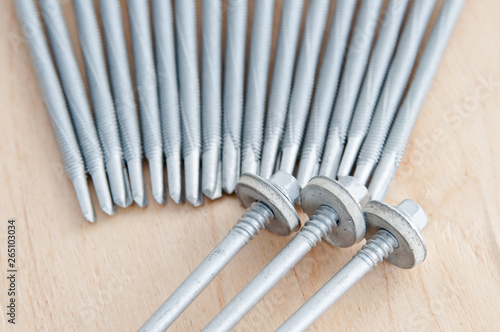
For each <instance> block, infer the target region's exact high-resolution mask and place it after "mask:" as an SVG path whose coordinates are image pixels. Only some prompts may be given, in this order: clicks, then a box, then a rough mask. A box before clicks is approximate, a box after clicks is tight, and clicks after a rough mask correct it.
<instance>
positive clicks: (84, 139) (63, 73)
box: [40, 0, 116, 215]
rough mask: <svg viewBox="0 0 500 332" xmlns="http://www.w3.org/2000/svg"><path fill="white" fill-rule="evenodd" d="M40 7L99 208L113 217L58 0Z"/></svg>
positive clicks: (96, 140) (98, 147) (49, 0)
mask: <svg viewBox="0 0 500 332" xmlns="http://www.w3.org/2000/svg"><path fill="white" fill-rule="evenodd" d="M40 8H41V10H42V15H43V17H44V21H45V26H46V28H47V32H48V36H49V41H50V44H51V46H52V52H53V55H54V59H55V63H56V65H57V69H58V71H59V77H60V80H61V84H62V87H63V90H64V94H65V96H66V102H67V105H68V108H69V111H70V113H71V118H72V120H73V125H74V128H75V129H74V130H75V131H76V135H77V137H78V143H79V144H80V148H81V151H82V155H83V158H84V161H85V166H86V167H87V171H88V172H89V173H90V175H91V176H92V180H93V183H94V187H95V189H96V193H97V198H98V200H99V204H100V206H101V209H102V210H103V211H104V212H106V213H107V214H110V215H111V214H114V213H115V211H116V210H115V206H114V204H113V200H112V197H111V193H110V190H109V186H108V179H107V177H106V171H105V167H104V159H103V155H102V150H101V145H100V143H99V137H98V135H97V131H96V128H95V123H94V119H93V117H92V112H91V109H90V105H89V103H88V100H87V94H86V92H85V87H84V85H83V79H82V76H81V73H80V69H79V68H78V63H77V61H76V57H75V54H74V53H73V48H72V45H71V40H70V38H69V34H68V29H67V27H66V22H65V21H64V15H63V13H62V10H61V5H60V3H59V1H58V0H45V1H40Z"/></svg>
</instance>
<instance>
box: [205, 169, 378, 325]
mask: <svg viewBox="0 0 500 332" xmlns="http://www.w3.org/2000/svg"><path fill="white" fill-rule="evenodd" d="M340 181H341V182H337V181H335V180H332V179H328V178H324V177H315V178H313V179H312V180H311V181H310V182H309V184H308V185H307V186H306V187H304V189H303V190H302V193H301V201H302V202H303V207H304V211H305V212H306V213H307V214H308V215H309V216H310V220H309V221H308V222H307V223H306V224H305V226H304V227H302V229H301V230H300V231H299V233H297V235H296V236H295V237H294V238H293V239H292V240H291V241H290V242H289V243H288V244H287V245H286V246H285V247H284V248H283V249H282V250H281V251H280V252H279V253H278V255H276V257H275V258H273V260H272V261H271V262H269V264H267V265H266V267H264V269H262V271H261V272H259V274H258V275H257V276H255V278H253V279H252V281H250V282H249V283H248V285H247V286H245V288H243V289H242V290H241V291H240V292H239V293H238V295H236V296H235V297H234V298H233V299H232V300H231V302H229V303H228V304H227V305H226V306H225V307H224V309H222V311H221V312H219V314H218V315H217V316H216V317H215V318H214V319H213V320H212V321H211V322H210V323H209V324H208V325H207V326H206V327H205V328H204V329H203V331H229V330H231V329H232V328H233V327H234V326H236V324H237V323H238V322H239V321H240V320H241V319H242V318H243V317H244V316H245V315H246V314H247V313H248V312H249V311H250V309H252V308H253V307H254V306H255V305H256V304H257V303H258V302H259V301H260V300H261V299H262V298H263V297H264V296H265V295H266V294H267V293H268V292H269V291H270V290H271V289H272V288H273V287H274V286H275V285H276V284H277V283H278V282H279V281H280V280H281V279H282V278H283V277H284V276H285V275H286V274H287V273H288V271H290V270H291V269H292V268H293V267H294V266H295V265H296V264H297V263H298V262H299V261H300V260H301V259H302V258H303V257H304V256H305V255H306V254H307V253H308V252H309V251H310V250H311V249H312V248H313V247H314V246H315V245H316V244H317V243H319V242H321V240H322V239H327V241H329V242H331V243H332V244H333V243H335V244H338V245H341V246H348V245H352V244H354V243H355V242H350V243H347V241H352V240H353V239H354V240H355V241H359V240H361V239H362V238H363V236H364V232H365V217H364V214H363V211H362V208H361V205H364V203H366V200H368V190H367V189H366V188H365V187H364V186H363V185H361V184H359V183H358V182H357V181H356V180H355V179H354V178H351V177H346V178H343V179H341V180H340ZM306 202H307V204H306ZM304 204H305V205H304ZM343 235H344V236H345V237H346V238H347V240H345V239H343V238H342V236H343Z"/></svg>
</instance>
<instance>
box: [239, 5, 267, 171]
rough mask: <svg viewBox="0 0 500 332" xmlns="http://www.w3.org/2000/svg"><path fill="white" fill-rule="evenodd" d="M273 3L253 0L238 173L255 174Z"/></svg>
mask: <svg viewBox="0 0 500 332" xmlns="http://www.w3.org/2000/svg"><path fill="white" fill-rule="evenodd" d="M274 5H275V0H255V5H254V13H253V21H252V36H251V42H250V54H249V59H248V74H247V86H246V98H245V114H244V126H243V141H242V152H241V173H249V174H258V173H259V166H260V154H261V149H262V138H263V132H264V117H265V112H266V96H267V76H268V71H269V62H270V61H269V60H270V57H271V46H272V34H273V18H274Z"/></svg>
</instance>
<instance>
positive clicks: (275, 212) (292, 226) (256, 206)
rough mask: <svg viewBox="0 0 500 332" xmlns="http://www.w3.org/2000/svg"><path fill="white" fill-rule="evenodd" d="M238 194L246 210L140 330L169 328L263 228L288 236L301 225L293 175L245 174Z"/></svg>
mask: <svg viewBox="0 0 500 332" xmlns="http://www.w3.org/2000/svg"><path fill="white" fill-rule="evenodd" d="M236 195H237V196H238V198H239V199H240V201H241V202H242V203H243V205H245V206H246V207H247V210H246V212H245V213H244V214H243V215H242V217H241V218H240V219H239V220H238V223H237V224H236V225H235V226H234V227H233V229H232V230H231V231H230V232H229V234H228V235H227V236H226V237H225V238H224V239H223V240H222V241H221V242H220V243H219V244H218V245H217V247H216V248H215V249H214V250H213V251H212V252H211V253H210V254H209V255H208V257H207V258H205V260H204V261H203V262H201V263H200V265H198V267H197V268H196V269H195V270H194V271H193V272H192V273H191V274H190V275H189V276H188V278H187V279H186V280H185V281H184V282H183V283H182V284H181V285H180V286H179V287H178V288H177V289H176V290H175V291H174V293H173V294H172V295H170V297H169V298H168V299H167V300H166V301H165V302H164V303H163V304H162V306H161V307H160V308H159V309H158V310H157V311H156V312H155V313H154V314H153V316H151V318H149V319H148V321H146V323H145V324H144V325H143V326H142V327H141V328H140V329H139V330H140V331H164V330H165V329H167V328H168V327H169V326H170V325H171V324H172V323H173V322H174V320H175V319H176V318H177V317H179V315H180V314H181V313H182V312H183V311H184V310H185V309H186V308H187V306H188V305H189V304H190V303H191V302H193V300H194V299H195V298H196V297H197V296H198V295H199V294H200V293H201V291H203V289H205V287H206V286H207V285H208V284H209V283H210V282H211V281H212V280H213V279H214V278H215V277H216V276H217V274H218V273H219V272H220V271H221V270H222V269H223V268H224V267H225V266H226V265H227V264H228V263H229V262H230V261H231V260H232V259H233V257H234V256H235V255H236V254H237V253H238V252H239V251H240V250H241V249H242V248H243V247H244V246H245V245H246V244H247V243H248V242H249V241H250V240H251V239H253V237H254V236H255V235H257V234H258V233H259V232H260V230H261V229H264V228H266V229H268V230H269V231H271V232H274V233H276V234H278V235H282V236H287V235H290V234H291V233H292V232H294V231H296V230H297V229H298V228H299V227H300V219H299V216H298V214H297V212H296V211H295V207H294V205H293V202H294V201H295V199H296V198H298V196H299V195H300V187H299V185H298V184H297V181H296V180H295V178H293V177H292V176H291V175H289V174H287V173H284V172H278V173H276V174H275V175H273V176H272V177H271V179H270V180H269V181H267V180H265V179H263V178H260V177H258V176H256V175H251V174H243V175H242V176H241V178H240V181H239V182H238V184H237V186H236Z"/></svg>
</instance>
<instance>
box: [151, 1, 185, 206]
mask: <svg viewBox="0 0 500 332" xmlns="http://www.w3.org/2000/svg"><path fill="white" fill-rule="evenodd" d="M152 8H153V10H152V12H153V27H154V37H155V48H156V66H157V67H156V72H157V76H158V87H159V89H158V94H159V100H160V118H161V128H162V137H163V150H164V153H165V158H166V161H167V176H168V190H169V194H170V197H171V198H172V200H173V201H174V202H175V203H177V204H179V203H182V202H183V200H184V197H183V196H184V193H183V190H182V176H181V174H182V171H181V152H182V132H181V117H180V109H179V90H178V81H177V65H176V60H175V35H174V34H175V31H174V18H173V12H172V3H171V2H170V1H164V0H153V1H152Z"/></svg>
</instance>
